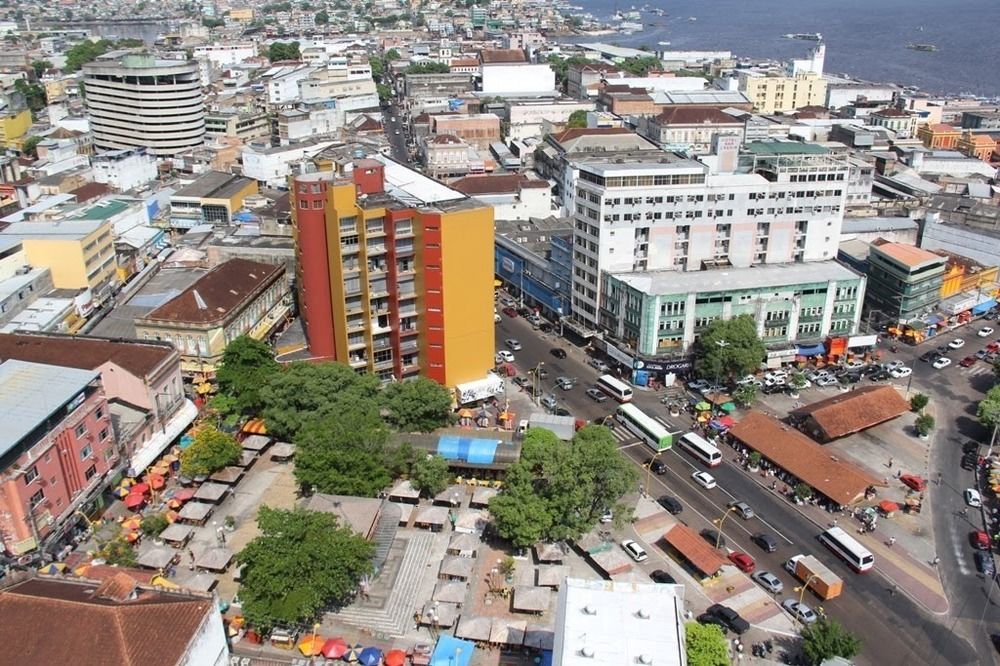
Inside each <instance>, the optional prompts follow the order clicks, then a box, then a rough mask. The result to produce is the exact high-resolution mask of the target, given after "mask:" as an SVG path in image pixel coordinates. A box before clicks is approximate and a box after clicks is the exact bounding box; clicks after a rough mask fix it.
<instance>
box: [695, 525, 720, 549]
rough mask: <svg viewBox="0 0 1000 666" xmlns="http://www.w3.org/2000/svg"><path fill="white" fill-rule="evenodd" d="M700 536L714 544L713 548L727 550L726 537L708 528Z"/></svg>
mask: <svg viewBox="0 0 1000 666" xmlns="http://www.w3.org/2000/svg"><path fill="white" fill-rule="evenodd" d="M698 534H700V535H701V538H702V539H704V540H705V541H707V542H708V543H710V544H712V548H716V547H718V548H725V547H726V537H725V536H723V535H721V534H719V533H718V532H717V531H716V530H713V529H711V528H709V527H706V528H705V529H703V530H702V531H701V532H699V533H698Z"/></svg>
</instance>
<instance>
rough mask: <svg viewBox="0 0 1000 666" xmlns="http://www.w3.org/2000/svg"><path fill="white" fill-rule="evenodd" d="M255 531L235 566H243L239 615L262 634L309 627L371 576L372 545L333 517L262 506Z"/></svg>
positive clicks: (343, 601)
mask: <svg viewBox="0 0 1000 666" xmlns="http://www.w3.org/2000/svg"><path fill="white" fill-rule="evenodd" d="M257 527H258V528H259V529H260V532H261V534H260V536H258V537H256V538H255V539H253V540H252V541H251V542H250V543H248V544H247V545H246V547H245V548H243V550H242V551H240V553H239V554H238V555H237V556H236V561H237V562H238V563H239V565H240V566H242V567H243V568H242V571H241V579H242V580H241V583H240V598H241V599H242V601H243V605H242V610H243V613H244V615H246V617H247V619H248V620H249V621H250V624H251V625H253V626H254V627H255V628H257V629H258V630H260V631H262V632H264V631H267V630H269V629H271V628H273V627H275V626H277V625H295V624H312V622H313V621H314V620H315V619H317V618H318V616H319V614H320V613H321V612H322V611H323V610H324V609H325V608H327V607H329V606H339V605H343V604H344V603H345V602H347V601H349V600H350V598H351V597H352V596H353V595H354V593H355V592H356V590H357V586H358V582H359V581H360V580H361V578H362V577H363V576H366V575H368V574H371V573H372V572H373V567H372V561H371V560H372V557H373V555H374V554H375V545H374V544H373V543H371V542H369V541H368V540H366V539H364V538H363V537H361V536H360V535H358V534H355V533H354V532H353V531H351V530H350V529H349V528H347V527H344V526H341V525H340V524H339V523H338V522H337V518H336V516H334V515H333V514H330V513H320V512H316V511H307V510H305V509H294V510H291V511H283V510H279V509H272V508H270V507H267V506H263V507H261V509H260V512H259V513H258V514H257Z"/></svg>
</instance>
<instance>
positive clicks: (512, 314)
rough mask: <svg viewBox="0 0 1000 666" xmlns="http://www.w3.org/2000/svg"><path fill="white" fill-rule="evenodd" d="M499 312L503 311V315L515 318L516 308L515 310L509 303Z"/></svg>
mask: <svg viewBox="0 0 1000 666" xmlns="http://www.w3.org/2000/svg"><path fill="white" fill-rule="evenodd" d="M500 312H502V313H504V314H505V315H507V316H508V317H510V318H512V319H515V318H517V310H515V309H514V308H513V307H511V306H509V305H508V306H507V307H505V308H504V309H503V310H501V311H500Z"/></svg>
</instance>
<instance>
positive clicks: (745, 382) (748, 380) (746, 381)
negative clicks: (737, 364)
mask: <svg viewBox="0 0 1000 666" xmlns="http://www.w3.org/2000/svg"><path fill="white" fill-rule="evenodd" d="M736 385H737V386H751V385H753V386H763V385H764V382H762V381H760V380H759V379H757V377H756V376H755V375H747V376H746V377H743V378H742V379H737V380H736Z"/></svg>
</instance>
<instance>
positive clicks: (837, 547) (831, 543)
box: [819, 527, 875, 573]
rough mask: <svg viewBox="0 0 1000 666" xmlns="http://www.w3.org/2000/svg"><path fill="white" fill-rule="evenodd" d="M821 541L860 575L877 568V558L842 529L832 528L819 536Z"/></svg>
mask: <svg viewBox="0 0 1000 666" xmlns="http://www.w3.org/2000/svg"><path fill="white" fill-rule="evenodd" d="M819 540H820V541H822V542H823V544H824V545H825V546H826V547H827V548H829V549H830V550H832V551H833V552H834V554H835V555H837V556H838V557H839V558H840V559H842V560H844V561H845V562H847V564H848V566H850V567H851V568H852V569H854V570H855V571H856V572H858V573H864V572H866V571H868V570H869V569H871V568H872V567H874V566H875V556H874V555H872V554H871V551H869V550H868V549H867V548H865V547H864V546H862V545H861V544H860V543H858V540H857V539H855V538H854V537H852V536H851V535H850V534H848V533H847V532H845V531H844V530H843V529H842V528H840V527H831V528H830V529H828V530H826V531H825V532H823V533H822V534H820V535H819Z"/></svg>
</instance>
